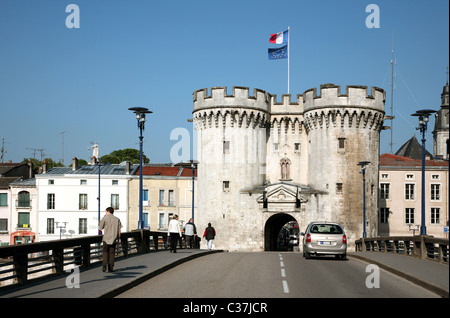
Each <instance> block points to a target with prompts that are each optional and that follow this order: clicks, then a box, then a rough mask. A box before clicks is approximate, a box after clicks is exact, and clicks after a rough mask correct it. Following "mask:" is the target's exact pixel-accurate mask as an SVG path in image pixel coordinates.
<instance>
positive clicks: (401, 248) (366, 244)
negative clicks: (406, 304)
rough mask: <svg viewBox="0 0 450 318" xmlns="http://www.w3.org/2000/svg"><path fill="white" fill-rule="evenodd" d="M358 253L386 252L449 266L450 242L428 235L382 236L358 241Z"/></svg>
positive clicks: (356, 246) (356, 244)
mask: <svg viewBox="0 0 450 318" xmlns="http://www.w3.org/2000/svg"><path fill="white" fill-rule="evenodd" d="M355 248H356V251H357V252H366V251H372V252H384V253H395V254H403V255H410V256H414V257H418V258H421V259H429V260H434V261H437V262H440V263H444V264H447V265H448V248H449V240H448V239H441V238H434V237H431V236H427V235H416V236H382V237H371V238H361V239H359V240H356V242H355Z"/></svg>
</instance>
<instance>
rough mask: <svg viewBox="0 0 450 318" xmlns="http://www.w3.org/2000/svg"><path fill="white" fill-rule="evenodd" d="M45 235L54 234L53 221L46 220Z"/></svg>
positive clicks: (51, 219)
mask: <svg viewBox="0 0 450 318" xmlns="http://www.w3.org/2000/svg"><path fill="white" fill-rule="evenodd" d="M47 234H55V219H53V218H50V219H47Z"/></svg>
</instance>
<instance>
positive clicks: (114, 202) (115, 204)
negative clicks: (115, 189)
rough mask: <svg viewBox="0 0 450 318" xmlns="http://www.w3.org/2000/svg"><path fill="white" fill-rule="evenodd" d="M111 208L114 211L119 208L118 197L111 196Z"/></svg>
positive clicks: (116, 195)
mask: <svg viewBox="0 0 450 318" xmlns="http://www.w3.org/2000/svg"><path fill="white" fill-rule="evenodd" d="M111 207H112V208H114V210H116V209H118V208H119V195H118V194H111Z"/></svg>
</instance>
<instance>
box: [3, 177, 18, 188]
mask: <svg viewBox="0 0 450 318" xmlns="http://www.w3.org/2000/svg"><path fill="white" fill-rule="evenodd" d="M18 179H20V177H2V178H0V189H9V185H10V184H11V183H12V182H14V181H16V180H18Z"/></svg>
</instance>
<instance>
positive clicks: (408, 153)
mask: <svg viewBox="0 0 450 318" xmlns="http://www.w3.org/2000/svg"><path fill="white" fill-rule="evenodd" d="M395 154H396V155H397V156H402V157H409V158H412V159H420V160H422V145H421V144H419V142H418V141H417V138H416V136H413V137H412V138H411V139H410V140H408V141H407V142H405V143H404V144H403V146H401V147H400V149H399V150H397V152H396V153H395ZM425 156H426V157H430V158H432V157H433V156H432V155H431V153H429V152H428V151H427V150H426V149H425Z"/></svg>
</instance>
